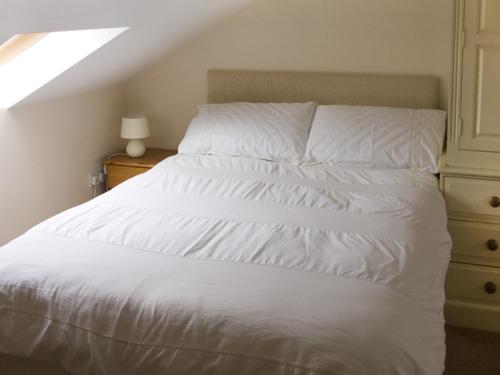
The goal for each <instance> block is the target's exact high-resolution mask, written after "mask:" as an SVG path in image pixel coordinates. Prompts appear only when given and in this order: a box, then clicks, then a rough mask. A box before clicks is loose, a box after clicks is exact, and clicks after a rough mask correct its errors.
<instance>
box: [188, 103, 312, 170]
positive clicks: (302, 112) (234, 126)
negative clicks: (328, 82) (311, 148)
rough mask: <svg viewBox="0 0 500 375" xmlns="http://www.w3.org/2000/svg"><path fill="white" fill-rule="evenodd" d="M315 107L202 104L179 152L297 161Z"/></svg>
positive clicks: (297, 105) (300, 104) (302, 151)
mask: <svg viewBox="0 0 500 375" xmlns="http://www.w3.org/2000/svg"><path fill="white" fill-rule="evenodd" d="M315 108H316V104H315V103H228V104H206V105H202V106H200V107H199V113H198V115H197V116H196V117H195V118H194V119H193V120H192V121H191V124H190V125H189V128H188V130H187V132H186V135H185V136H184V139H183V140H182V142H181V144H180V145H179V152H180V153H196V154H223V155H236V156H247V157H253V158H259V159H266V160H273V161H286V162H299V161H302V160H303V157H304V152H305V149H306V143H307V136H308V134H309V130H310V128H311V122H312V118H313V116H314V110H315Z"/></svg>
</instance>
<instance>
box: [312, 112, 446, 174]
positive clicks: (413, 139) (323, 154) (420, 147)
mask: <svg viewBox="0 0 500 375" xmlns="http://www.w3.org/2000/svg"><path fill="white" fill-rule="evenodd" d="M445 129H446V112H444V111H439V110H433V109H409V108H391V107H364V106H353V105H320V106H318V107H317V109H316V113H315V115H314V120H313V124H312V126H311V133H310V135H309V139H308V141H307V149H306V154H305V160H306V161H313V162H333V163H336V164H344V165H347V164H350V165H356V164H357V165H358V166H366V167H379V168H411V169H420V170H426V171H429V172H432V173H437V172H438V161H439V156H440V155H441V152H442V149H443V141H444V133H445Z"/></svg>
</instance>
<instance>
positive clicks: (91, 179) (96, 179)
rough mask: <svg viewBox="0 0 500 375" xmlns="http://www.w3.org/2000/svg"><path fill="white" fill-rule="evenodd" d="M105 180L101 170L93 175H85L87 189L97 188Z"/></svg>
mask: <svg viewBox="0 0 500 375" xmlns="http://www.w3.org/2000/svg"><path fill="white" fill-rule="evenodd" d="M105 179H106V177H105V174H104V171H103V170H102V169H101V170H99V171H97V172H94V173H89V174H88V175H87V181H88V186H89V187H94V186H99V185H101V184H103V183H104V181H105Z"/></svg>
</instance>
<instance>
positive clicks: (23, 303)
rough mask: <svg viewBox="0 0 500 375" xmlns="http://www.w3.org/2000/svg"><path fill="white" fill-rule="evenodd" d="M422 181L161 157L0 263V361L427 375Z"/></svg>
mask: <svg viewBox="0 0 500 375" xmlns="http://www.w3.org/2000/svg"><path fill="white" fill-rule="evenodd" d="M450 245H451V242H450V238H449V235H448V233H447V230H446V215H445V208H444V203H443V199H442V197H441V195H440V193H439V191H438V189H437V183H436V180H435V177H434V176H432V175H431V174H429V173H426V172H416V171H410V170H380V169H348V168H338V167H337V168H336V167H332V166H326V165H310V166H302V167H300V166H291V165H280V164H277V163H272V162H266V161H258V160H254V159H245V158H236V157H216V156H196V155H177V156H175V157H172V158H169V159H167V160H166V161H164V162H162V163H161V164H159V165H158V166H157V167H155V168H153V169H152V170H151V171H150V172H148V173H145V174H143V175H140V176H137V177H135V178H133V179H131V180H129V181H127V182H126V183H124V184H122V185H120V186H118V187H117V188H115V189H113V190H112V191H111V192H109V193H106V194H104V195H102V196H100V197H98V198H97V199H94V200H92V201H90V202H88V203H85V204H83V205H81V206H78V207H75V208H73V209H70V210H68V211H66V212H63V213H61V214H59V215H57V216H55V217H53V218H51V219H49V220H47V221H45V222H43V223H41V224H39V225H38V226H36V227H35V228H33V229H32V230H30V231H29V232H27V233H26V234H25V235H23V236H21V237H19V238H18V239H16V240H14V241H12V242H11V243H10V244H8V245H6V246H5V247H3V248H1V249H0V352H4V353H10V354H15V355H22V356H35V357H51V358H56V359H57V360H58V361H59V362H60V363H62V364H63V366H64V367H66V368H67V369H69V370H71V371H73V372H75V373H77V374H148V375H149V374H169V375H170V374H172V375H177V374H190V375H197V374H231V375H236V374H238V375H246V374H248V375H256V374H259V375H265V374H293V375H303V374H304V375H305V374H308V375H313V374H314V375H317V374H350V375H357V374H405V375H408V374H436V375H437V374H441V373H442V371H443V368H444V355H445V346H444V329H443V311H442V309H443V303H444V290H443V284H444V277H445V272H446V267H447V263H448V261H449V257H450Z"/></svg>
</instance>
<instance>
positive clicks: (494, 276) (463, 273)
mask: <svg viewBox="0 0 500 375" xmlns="http://www.w3.org/2000/svg"><path fill="white" fill-rule="evenodd" d="M488 282H492V283H494V284H495V285H496V286H497V288H500V269H499V268H494V267H484V266H473V265H470V264H462V263H451V264H450V267H449V268H448V274H447V276H446V295H447V298H448V299H459V300H464V301H477V302H483V303H484V302H486V303H489V304H495V305H500V290H497V291H496V292H495V293H491V294H490V293H487V292H486V290H485V284H486V283H488Z"/></svg>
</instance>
